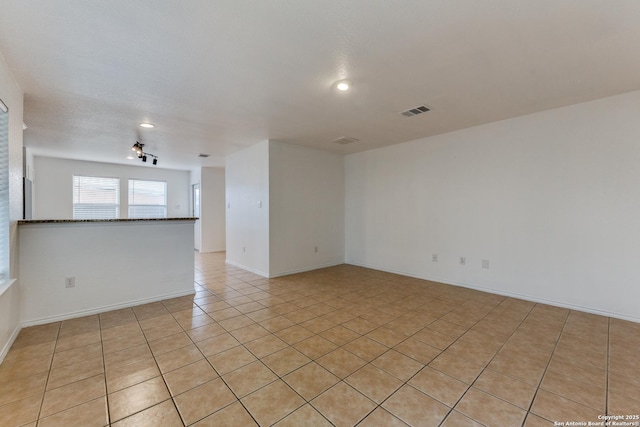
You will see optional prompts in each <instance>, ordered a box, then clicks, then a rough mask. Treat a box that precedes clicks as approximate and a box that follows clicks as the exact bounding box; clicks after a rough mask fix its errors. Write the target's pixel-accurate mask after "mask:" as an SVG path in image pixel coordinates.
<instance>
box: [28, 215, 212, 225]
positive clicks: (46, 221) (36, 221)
mask: <svg viewBox="0 0 640 427" xmlns="http://www.w3.org/2000/svg"><path fill="white" fill-rule="evenodd" d="M197 219H199V218H195V217H181V218H131V219H128V218H116V219H23V220H20V221H18V225H23V224H78V223H87V222H148V221H195V220H197Z"/></svg>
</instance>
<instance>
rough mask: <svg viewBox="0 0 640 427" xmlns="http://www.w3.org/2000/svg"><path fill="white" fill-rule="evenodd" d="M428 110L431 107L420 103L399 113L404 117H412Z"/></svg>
mask: <svg viewBox="0 0 640 427" xmlns="http://www.w3.org/2000/svg"><path fill="white" fill-rule="evenodd" d="M429 110H431V108H429V107H427V106H426V105H420V106H418V107H413V108H409V109H408V110H406V111H403V112H401V113H400V114H402V115H403V116H405V117H413V116H417V115H418V114H422V113H426V112H427V111H429Z"/></svg>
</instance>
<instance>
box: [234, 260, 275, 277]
mask: <svg viewBox="0 0 640 427" xmlns="http://www.w3.org/2000/svg"><path fill="white" fill-rule="evenodd" d="M224 262H225V263H226V264H229V265H232V266H234V267H238V268H241V269H243V270H247V271H249V272H251V273H254V274H257V275H258V276H262V277H265V278H267V279H268V278H269V273H265V272H264V271H260V270H257V269H255V268H251V267H248V266H246V265H242V264H240V263H239V262H233V261H229V260H228V259H227V260H225V261H224Z"/></svg>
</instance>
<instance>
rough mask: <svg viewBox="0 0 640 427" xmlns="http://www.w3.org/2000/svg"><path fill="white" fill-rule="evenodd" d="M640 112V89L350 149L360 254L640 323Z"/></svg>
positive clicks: (350, 241) (353, 244) (368, 260)
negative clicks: (393, 142) (402, 141)
mask: <svg viewBox="0 0 640 427" xmlns="http://www.w3.org/2000/svg"><path fill="white" fill-rule="evenodd" d="M639 114H640V92H633V93H628V94H624V95H619V96H615V97H610V98H605V99H601V100H597V101H593V102H587V103H583V104H577V105H573V106H570V107H565V108H560V109H555V110H550V111H545V112H541V113H536V114H531V115H527V116H522V117H518V118H513V119H509V120H504V121H500V122H496V123H492V124H487V125H483V126H478V127H474V128H470V129H466V130H461V131H458V132H452V133H448V134H444V135H439V136H435V137H431V138H425V139H421V140H417V141H413V142H409V143H405V144H400V145H395V146H390V147H386V148H381V149H376V150H372V151H367V152H363V153H359V154H353V155H349V156H347V158H346V229H347V233H346V253H347V255H346V259H347V262H349V263H351V264H356V265H362V266H368V267H373V268H378V269H382V270H388V271H395V272H399V273H403V274H408V275H412V276H417V277H422V278H427V279H433V280H438V281H442V282H447V283H452V284H461V285H464V286H469V287H475V288H479V289H483V290H488V291H494V292H497V293H501V294H506V295H513V296H521V297H523V298H527V299H531V300H537V301H544V302H549V303H552V304H556V305H561V306H567V307H575V308H579V309H584V310H587V311H592V312H597V313H602V314H608V315H612V316H616V317H622V318H628V319H632V320H635V321H640V316H639V315H638V301H640V287H639V286H638V283H640V269H638V254H640V220H639V218H640V142H639V141H640V120H639V119H638V117H639ZM436 253H437V254H438V255H439V261H438V262H432V259H431V257H432V254H436ZM460 256H465V257H466V266H461V265H459V257H460ZM482 259H488V260H489V262H490V268H489V269H483V268H482V267H481V262H482V261H481V260H482Z"/></svg>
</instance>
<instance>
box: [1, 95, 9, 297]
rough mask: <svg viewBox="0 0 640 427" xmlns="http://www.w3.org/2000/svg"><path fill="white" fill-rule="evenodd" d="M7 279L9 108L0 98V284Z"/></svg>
mask: <svg viewBox="0 0 640 427" xmlns="http://www.w3.org/2000/svg"><path fill="white" fill-rule="evenodd" d="M8 281H9V109H8V108H7V106H6V105H4V102H2V100H0V285H2V284H4V283H5V282H8Z"/></svg>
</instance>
